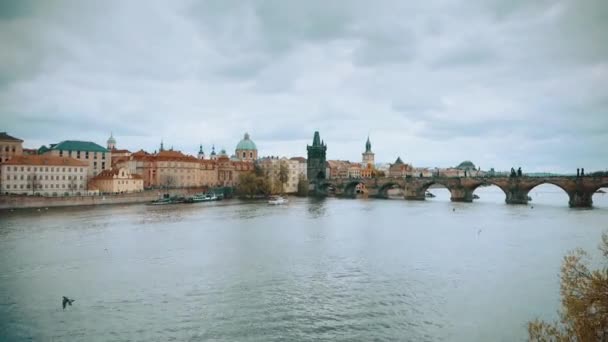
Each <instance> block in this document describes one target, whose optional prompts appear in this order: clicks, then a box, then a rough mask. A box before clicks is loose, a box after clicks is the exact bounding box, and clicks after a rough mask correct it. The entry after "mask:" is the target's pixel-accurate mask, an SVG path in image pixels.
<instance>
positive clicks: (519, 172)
mask: <svg viewBox="0 0 608 342" xmlns="http://www.w3.org/2000/svg"><path fill="white" fill-rule="evenodd" d="M521 176H522V172H521V166H520V167H519V168H518V169H517V177H521Z"/></svg>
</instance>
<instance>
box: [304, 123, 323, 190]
mask: <svg viewBox="0 0 608 342" xmlns="http://www.w3.org/2000/svg"><path fill="white" fill-rule="evenodd" d="M306 150H307V151H308V160H307V161H306V164H307V170H306V176H307V177H308V181H309V182H310V183H319V182H320V181H322V180H323V179H325V161H326V152H327V145H325V143H324V142H323V141H321V137H320V136H319V131H315V135H314V137H313V139H312V146H311V145H308V146H306Z"/></svg>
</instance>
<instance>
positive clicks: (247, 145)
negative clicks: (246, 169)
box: [236, 133, 258, 151]
mask: <svg viewBox="0 0 608 342" xmlns="http://www.w3.org/2000/svg"><path fill="white" fill-rule="evenodd" d="M257 149H258V148H257V147H256V146H255V143H254V142H253V140H251V139H250V138H249V133H245V136H244V137H243V140H241V141H239V143H238V144H237V145H236V150H237V151H238V150H243V151H257Z"/></svg>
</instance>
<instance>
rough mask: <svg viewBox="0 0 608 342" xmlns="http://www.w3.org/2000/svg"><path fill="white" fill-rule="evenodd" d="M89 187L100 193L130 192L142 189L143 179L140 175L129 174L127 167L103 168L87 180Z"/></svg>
mask: <svg viewBox="0 0 608 342" xmlns="http://www.w3.org/2000/svg"><path fill="white" fill-rule="evenodd" d="M89 188H96V189H97V190H99V192H100V193H130V192H140V191H143V190H144V180H143V178H142V177H141V176H140V175H137V174H131V172H130V171H129V169H127V168H124V167H123V168H113V169H110V170H103V171H101V172H100V173H99V174H98V175H97V176H95V177H93V178H92V179H91V181H90V182H89Z"/></svg>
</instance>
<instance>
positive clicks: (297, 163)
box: [257, 156, 306, 194]
mask: <svg viewBox="0 0 608 342" xmlns="http://www.w3.org/2000/svg"><path fill="white" fill-rule="evenodd" d="M257 165H258V167H259V168H260V169H262V171H263V172H264V174H265V175H266V176H267V177H268V179H269V181H270V182H271V184H272V185H273V187H274V189H273V190H274V192H276V193H278V192H285V193H288V194H292V193H296V192H298V183H299V181H300V179H306V159H304V158H302V157H295V158H291V159H288V158H286V157H281V158H279V157H272V156H271V157H263V158H260V159H258V161H257ZM281 167H283V168H285V170H286V172H287V181H286V182H285V183H284V184H281V183H280V177H279V175H280V172H281Z"/></svg>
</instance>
